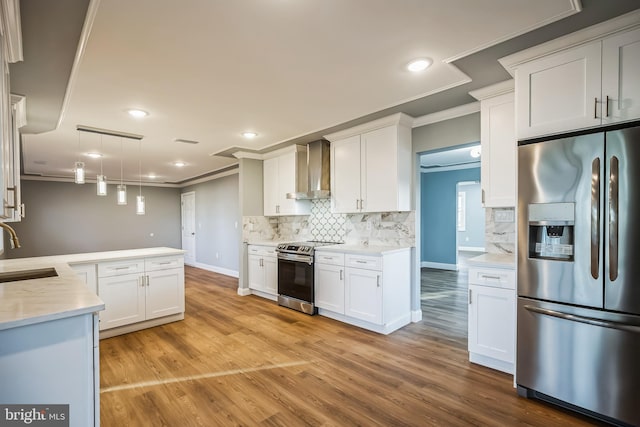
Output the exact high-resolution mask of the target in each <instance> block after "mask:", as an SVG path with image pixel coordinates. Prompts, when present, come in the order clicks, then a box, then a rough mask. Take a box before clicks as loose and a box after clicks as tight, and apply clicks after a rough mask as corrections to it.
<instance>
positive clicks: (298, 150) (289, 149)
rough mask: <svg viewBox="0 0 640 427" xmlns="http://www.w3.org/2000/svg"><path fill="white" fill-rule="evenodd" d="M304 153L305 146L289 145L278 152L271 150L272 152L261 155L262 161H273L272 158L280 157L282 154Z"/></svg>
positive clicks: (305, 150)
mask: <svg viewBox="0 0 640 427" xmlns="http://www.w3.org/2000/svg"><path fill="white" fill-rule="evenodd" d="M306 152H307V146H306V145H301V144H294V145H289V146H287V147H284V148H280V149H278V150H273V151H269V152H268V153H264V154H263V155H262V159H263V160H266V159H273V158H274V157H278V156H281V155H283V154H289V153H306Z"/></svg>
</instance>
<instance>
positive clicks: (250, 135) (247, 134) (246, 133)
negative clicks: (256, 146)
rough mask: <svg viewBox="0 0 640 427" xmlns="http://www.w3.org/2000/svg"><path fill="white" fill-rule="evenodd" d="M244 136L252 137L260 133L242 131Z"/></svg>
mask: <svg viewBox="0 0 640 427" xmlns="http://www.w3.org/2000/svg"><path fill="white" fill-rule="evenodd" d="M242 136H244V137H245V138H247V139H252V138H255V137H256V136H258V134H257V133H255V132H251V131H247V132H242Z"/></svg>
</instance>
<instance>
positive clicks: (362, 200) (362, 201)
mask: <svg viewBox="0 0 640 427" xmlns="http://www.w3.org/2000/svg"><path fill="white" fill-rule="evenodd" d="M363 209H364V199H360V210H363Z"/></svg>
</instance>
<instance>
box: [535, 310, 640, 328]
mask: <svg viewBox="0 0 640 427" xmlns="http://www.w3.org/2000/svg"><path fill="white" fill-rule="evenodd" d="M524 308H526V309H527V310H529V311H531V312H534V313H538V314H544V315H547V316H553V317H557V318H559V319H565V320H571V321H574V322H580V323H586V324H587V325H594V326H600V327H603V328H610V329H618V330H620V331H626V332H635V333H637V334H640V326H635V325H629V324H626V323H619V322H609V321H607V320H601V319H595V318H593V317H586V316H580V315H578V314H569V313H563V312H561V311H556V310H549V309H547V308H540V307H536V306H533V305H525V306H524Z"/></svg>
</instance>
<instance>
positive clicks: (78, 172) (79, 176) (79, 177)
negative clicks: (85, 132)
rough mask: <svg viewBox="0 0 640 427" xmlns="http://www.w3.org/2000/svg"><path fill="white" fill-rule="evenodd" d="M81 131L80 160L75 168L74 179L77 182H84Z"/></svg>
mask: <svg viewBox="0 0 640 427" xmlns="http://www.w3.org/2000/svg"><path fill="white" fill-rule="evenodd" d="M79 156H80V131H78V160H77V161H76V164H75V169H74V181H75V183H76V184H84V175H85V174H84V162H81V161H80V157H79Z"/></svg>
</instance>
